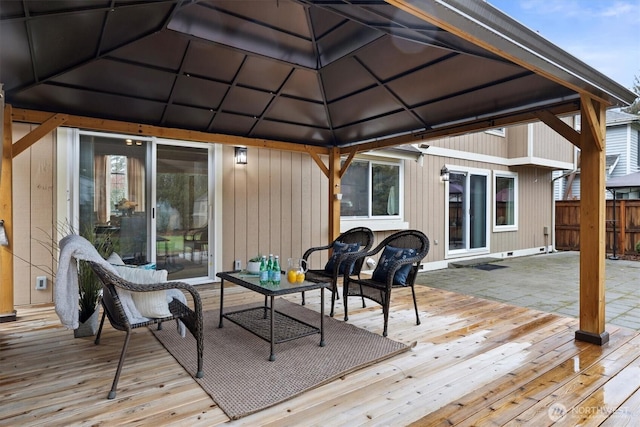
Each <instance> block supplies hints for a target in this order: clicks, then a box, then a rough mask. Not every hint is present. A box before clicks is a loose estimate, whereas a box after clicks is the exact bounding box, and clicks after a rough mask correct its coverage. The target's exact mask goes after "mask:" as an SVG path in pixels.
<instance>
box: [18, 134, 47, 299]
mask: <svg viewBox="0 0 640 427" xmlns="http://www.w3.org/2000/svg"><path fill="white" fill-rule="evenodd" d="M32 128H33V127H32V126H28V125H25V124H14V127H13V139H14V142H15V141H17V140H18V139H20V138H21V137H22V136H24V135H26V134H27V133H28V132H30V131H31V130H32ZM53 152H54V142H53V137H52V135H51V134H49V135H47V136H45V137H44V138H42V139H41V140H40V141H38V142H37V143H35V144H34V145H32V146H31V147H30V148H28V149H27V150H26V151H24V152H22V153H20V155H18V156H17V157H16V158H15V159H14V160H13V171H14V177H13V198H14V201H13V209H14V212H13V225H14V236H15V239H14V241H13V242H12V243H13V251H14V254H15V255H16V257H15V258H14V303H15V304H16V305H23V304H38V303H45V302H50V301H51V300H52V295H53V294H52V290H53V276H52V274H51V273H52V272H53V271H54V262H53V256H52V254H53V251H54V248H53V243H52V241H51V239H52V236H53V235H54V233H53V227H54V225H53V217H54V212H55V206H54V202H53V194H54V191H55V190H54V182H55V181H54V168H53V159H54V155H53ZM36 266H38V267H39V268H38V267H36ZM38 276H46V277H47V281H48V284H47V289H46V290H44V291H36V290H35V279H36V277H38Z"/></svg>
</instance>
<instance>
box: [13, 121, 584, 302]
mask: <svg viewBox="0 0 640 427" xmlns="http://www.w3.org/2000/svg"><path fill="white" fill-rule="evenodd" d="M564 120H565V121H566V122H567V123H568V124H569V125H571V126H573V119H564ZM13 126H14V132H13V134H14V139H19V138H20V137H21V136H22V135H24V134H26V133H28V132H29V131H30V130H31V129H32V127H33V126H30V125H26V124H22V123H14V124H13ZM246 154H247V155H246V164H237V163H236V161H235V157H234V155H235V152H234V147H233V146H229V145H222V144H210V143H193V142H189V143H187V142H184V141H173V140H162V139H160V138H139V137H138V138H132V137H131V136H130V135H117V134H107V133H98V132H87V131H82V130H79V129H70V128H62V127H61V128H59V129H57V130H56V131H55V132H52V133H51V134H49V135H47V136H45V137H44V138H43V139H42V140H40V141H39V142H37V143H36V144H34V145H33V146H32V147H30V148H29V149H28V153H24V154H23V155H21V156H18V157H17V158H16V159H15V160H14V181H13V182H14V193H13V194H14V209H15V212H19V213H20V214H19V215H16V216H15V218H14V229H15V234H16V238H15V245H14V252H15V253H16V255H18V256H19V258H16V259H15V265H14V275H15V277H16V278H17V280H16V281H15V289H14V294H15V302H16V305H21V304H34V303H43V302H50V301H51V291H50V288H49V290H47V291H34V290H33V286H32V284H33V283H34V280H35V278H36V277H37V276H42V275H43V272H42V271H41V270H38V269H36V268H34V267H33V265H40V264H47V263H49V265H51V262H52V261H51V255H50V253H49V252H48V251H46V250H44V249H43V248H42V244H41V243H40V242H41V241H46V239H47V237H46V236H47V235H54V234H55V230H54V229H52V224H60V223H65V222H67V221H71V222H73V223H74V224H76V225H77V226H78V227H79V228H80V229H87V228H89V229H97V228H98V227H100V229H102V227H107V229H109V228H112V229H115V230H117V233H119V243H120V246H121V248H120V249H121V250H122V251H126V252H129V253H125V254H123V255H127V256H129V257H131V258H132V259H144V260H146V261H149V262H158V263H161V262H164V261H166V260H169V259H170V260H171V262H172V264H173V265H177V266H179V265H180V263H183V264H189V265H191V264H193V265H194V266H195V267H197V268H195V269H193V270H188V269H182V270H178V269H176V271H175V272H174V271H173V270H170V276H169V278H170V279H171V278H172V277H173V278H179V279H180V280H185V281H189V282H191V283H194V284H198V283H207V282H211V281H214V280H216V277H215V274H216V273H217V272H219V271H225V270H230V269H232V268H234V267H235V260H239V261H240V262H241V265H242V266H244V265H245V263H246V261H247V260H248V259H249V258H251V257H253V256H255V255H256V254H258V253H265V254H268V253H274V254H279V255H280V256H281V258H282V259H286V258H289V257H299V256H301V255H302V253H304V251H305V250H306V249H307V248H309V247H312V246H318V245H320V244H326V240H327V236H328V232H327V230H328V223H329V221H328V208H327V206H328V200H329V194H330V193H329V188H328V187H329V186H328V182H327V179H326V177H325V176H324V174H323V172H322V171H321V169H320V168H319V167H318V166H317V165H316V164H315V162H314V160H313V159H312V158H311V156H309V155H307V154H306V153H295V152H286V151H279V150H275V149H263V148H254V147H249V148H248V151H247V153H246ZM574 155H575V150H574V148H573V146H572V145H571V144H570V143H569V142H568V141H566V140H565V139H563V138H562V137H561V136H559V135H558V134H557V133H556V132H554V131H553V130H551V129H550V128H549V127H547V126H546V125H544V124H542V123H530V124H522V125H515V126H511V127H507V128H500V129H495V130H492V131H487V132H477V133H470V134H465V135H461V136H456V137H446V138H440V139H432V140H426V141H424V142H422V143H420V144H412V145H406V146H401V147H396V148H390V149H384V150H377V151H371V152H368V153H365V154H362V155H358V156H356V158H355V160H354V162H353V163H352V164H351V166H350V167H349V169H348V170H347V172H346V174H345V175H344V176H343V177H342V181H341V191H340V194H341V197H342V199H341V229H342V230H346V229H349V228H352V227H355V226H360V225H364V226H368V227H370V228H372V229H373V230H374V231H375V233H376V241H380V240H381V239H383V238H384V237H386V236H387V235H388V234H390V233H392V232H394V231H396V230H399V229H405V228H416V229H419V230H422V231H424V232H425V233H426V234H427V235H428V236H429V238H430V241H431V250H430V252H429V254H428V256H427V258H425V260H424V265H423V269H425V270H426V269H438V268H445V267H447V266H448V264H449V263H450V262H451V261H454V260H464V259H470V258H477V257H488V256H492V257H500V258H501V257H511V256H521V255H530V254H534V253H540V252H545V251H549V250H551V249H553V248H552V244H553V239H552V235H551V233H552V231H551V230H552V227H553V187H552V185H551V182H552V172H553V171H554V170H567V169H570V168H571V167H572V165H573V164H574V163H575V160H574ZM323 160H324V161H325V162H326V160H327V159H323ZM123 199H124V200H126V203H125V202H123ZM124 204H126V206H124ZM125 208H126V209H125ZM155 212H158V215H155V214H154V213H155ZM205 219H206V221H205ZM206 223H208V224H209V227H208V236H205V238H204V240H205V246H203V251H202V252H201V253H200V254H198V256H195V255H194V253H193V251H190V252H189V251H184V250H180V249H181V247H182V239H183V237H182V236H183V235H184V233H185V230H187V229H189V228H193V227H199V226H202V225H203V224H206ZM207 242H209V243H210V244H207ZM125 243H126V245H125ZM203 256H204V257H205V262H201V261H202V257H203ZM323 256H325V257H326V255H323ZM193 261H196V262H193ZM206 261H208V262H206ZM326 261H327V260H326V259H322V258H319V257H318V258H312V259H311V262H312V263H313V265H314V266H316V267H317V266H320V265H324V263H326ZM52 267H53V266H52ZM172 275H173V276H172Z"/></svg>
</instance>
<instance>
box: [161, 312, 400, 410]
mask: <svg viewBox="0 0 640 427" xmlns="http://www.w3.org/2000/svg"><path fill="white" fill-rule="evenodd" d="M254 306H255V305H254ZM275 306H276V309H277V310H279V311H281V312H283V313H286V314H288V315H291V316H294V317H295V318H297V319H300V320H303V321H305V322H307V323H309V324H311V325H317V326H319V325H320V314H319V313H318V312H315V311H312V310H309V309H307V308H305V307H303V306H301V305H299V304H294V303H291V302H288V301H286V300H283V299H278V300H276V304H275ZM243 307H248V306H242V307H227V308H225V312H226V311H234V310H237V309H241V308H243ZM218 323H219V310H209V311H205V312H204V378H194V379H195V381H197V382H198V384H200V386H201V387H202V388H203V389H204V390H205V391H206V392H207V393H208V394H209V395H210V396H211V398H212V399H213V400H214V401H215V402H216V404H217V405H218V406H219V407H220V408H221V409H222V410H223V411H224V413H225V414H227V416H228V417H229V418H231V419H238V418H242V417H244V416H246V415H249V414H251V413H254V412H257V411H260V410H262V409H265V408H268V407H270V406H273V405H275V404H277V403H280V402H283V401H285V400H288V399H291V398H293V397H295V396H298V395H299V394H301V393H303V392H305V391H308V390H311V389H313V388H316V387H318V386H320V385H323V384H326V383H328V382H330V381H333V380H334V379H336V378H339V377H341V376H344V375H346V374H347V373H350V372H353V371H355V370H357V369H361V368H363V367H365V366H369V365H371V364H374V363H377V362H379V361H381V360H384V359H387V358H389V357H392V356H395V355H396V354H399V353H402V352H404V351H407V350H409V348H410V347H408V346H407V345H405V344H402V343H399V342H396V341H392V340H390V339H388V338H385V337H383V336H381V335H378V334H374V333H372V332H369V331H366V330H364V329H360V328H358V327H356V326H353V325H351V324H349V323H346V322H342V321H339V320H336V319H333V318H331V317H329V316H325V319H324V337H325V344H326V345H325V347H320V346H319V344H320V334H315V335H310V336H306V337H303V338H299V339H296V340H293V341H288V342H284V343H281V344H276V345H275V357H276V360H275V361H273V362H270V361H269V360H268V359H269V353H270V351H269V345H270V344H269V343H268V342H267V341H264V340H263V339H261V338H258V337H257V336H255V335H254V334H252V333H250V332H248V331H246V330H244V329H242V328H241V327H240V326H238V325H236V324H235V323H233V322H231V321H230V320H228V319H224V327H223V328H218ZM380 323H381V324H382V315H381V317H380ZM150 329H151V331H152V332H153V333H154V334H155V336H156V337H157V338H158V340H159V341H160V342H161V343H162V344H163V345H164V346H165V348H166V349H167V350H168V351H169V352H170V353H171V355H172V356H173V357H174V358H175V359H176V360H177V361H178V362H179V363H180V364H181V365H182V366H183V367H184V368H185V370H186V371H187V372H189V373H190V374H191V375H192V376H193V375H194V374H195V370H196V367H197V357H196V344H195V339H194V338H193V336H192V335H191V334H190V333H187V336H186V337H185V338H181V337H180V336H179V334H178V333H177V331H176V328H174V327H168V325H167V326H165V327H164V328H163V329H162V330H160V331H158V330H157V329H156V328H153V327H151V328H150Z"/></svg>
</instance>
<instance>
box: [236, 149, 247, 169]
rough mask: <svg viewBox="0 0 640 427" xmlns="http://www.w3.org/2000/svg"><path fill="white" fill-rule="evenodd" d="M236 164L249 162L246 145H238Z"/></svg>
mask: <svg viewBox="0 0 640 427" xmlns="http://www.w3.org/2000/svg"><path fill="white" fill-rule="evenodd" d="M236 164H237V165H246V164H247V148H246V147H236Z"/></svg>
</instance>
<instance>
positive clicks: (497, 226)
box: [491, 170, 519, 233]
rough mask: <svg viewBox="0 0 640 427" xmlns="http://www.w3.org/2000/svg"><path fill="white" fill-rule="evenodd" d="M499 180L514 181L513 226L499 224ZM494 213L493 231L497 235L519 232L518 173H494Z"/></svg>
mask: <svg viewBox="0 0 640 427" xmlns="http://www.w3.org/2000/svg"><path fill="white" fill-rule="evenodd" d="M498 178H508V179H512V180H513V224H498V221H497V220H498V217H497V213H498V209H497V207H496V203H497V188H498V186H497V180H498ZM491 193H492V197H491V199H492V211H493V215H492V216H493V220H492V221H493V231H494V232H496V233H499V232H504V231H517V230H518V205H519V194H518V173H517V172H511V171H497V170H495V171H493V189H492V192H491Z"/></svg>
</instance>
